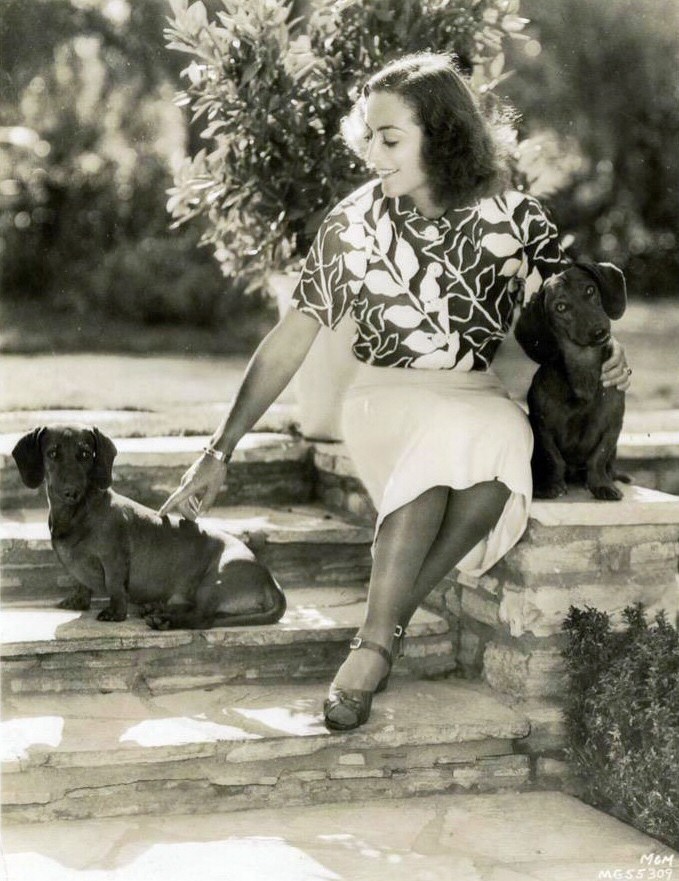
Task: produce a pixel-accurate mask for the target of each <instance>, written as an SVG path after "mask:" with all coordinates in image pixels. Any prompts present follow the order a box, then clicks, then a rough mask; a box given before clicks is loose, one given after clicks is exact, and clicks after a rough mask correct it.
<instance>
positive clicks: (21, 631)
mask: <svg viewBox="0 0 679 881" xmlns="http://www.w3.org/2000/svg"><path fill="white" fill-rule="evenodd" d="M81 616H82V612H67V611H63V612H62V611H60V610H56V609H55V610H52V609H50V610H45V611H41V612H36V611H33V610H32V609H8V610H7V611H3V613H2V617H1V618H0V641H2V642H3V643H8V642H41V641H44V640H48V639H56V636H57V628H58V627H61V626H62V625H63V624H70V623H71V621H77V620H78V618H80V617H81Z"/></svg>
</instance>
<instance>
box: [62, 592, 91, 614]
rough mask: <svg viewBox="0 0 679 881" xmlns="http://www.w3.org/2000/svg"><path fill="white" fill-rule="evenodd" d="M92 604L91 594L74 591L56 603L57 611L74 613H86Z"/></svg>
mask: <svg viewBox="0 0 679 881" xmlns="http://www.w3.org/2000/svg"><path fill="white" fill-rule="evenodd" d="M91 604H92V594H91V592H90V591H89V590H78V589H76V590H74V591H73V593H70V594H69V595H68V596H67V597H64V599H63V600H62V601H61V602H60V603H57V609H70V610H71V611H74V612H86V611H87V610H88V609H89V608H90V606H91Z"/></svg>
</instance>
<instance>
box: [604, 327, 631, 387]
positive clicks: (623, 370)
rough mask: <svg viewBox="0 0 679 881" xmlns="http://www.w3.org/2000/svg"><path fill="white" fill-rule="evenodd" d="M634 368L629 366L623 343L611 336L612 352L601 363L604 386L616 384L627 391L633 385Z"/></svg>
mask: <svg viewBox="0 0 679 881" xmlns="http://www.w3.org/2000/svg"><path fill="white" fill-rule="evenodd" d="M631 376H632V368H631V367H628V366H627V358H626V357H625V350H624V348H623V347H622V344H621V343H619V342H618V340H616V339H615V337H611V354H610V356H609V357H608V358H607V360H606V361H604V363H603V364H602V365H601V382H602V384H603V386H604V388H609V387H610V386H615V387H616V388H617V389H619V390H620V391H621V392H626V391H627V389H628V388H629V387H630V385H631V379H630V377H631Z"/></svg>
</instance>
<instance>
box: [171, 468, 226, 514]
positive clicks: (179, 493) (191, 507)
mask: <svg viewBox="0 0 679 881" xmlns="http://www.w3.org/2000/svg"><path fill="white" fill-rule="evenodd" d="M225 477H226V463H225V462H220V461H219V460H218V459H215V458H214V456H208V455H207V454H203V455H202V456H201V457H200V459H197V460H196V461H195V462H194V463H193V465H192V466H191V467H190V468H189V469H188V471H186V472H185V473H184V476H183V477H182V479H181V483H180V484H179V487H178V488H177V489H176V490H175V491H174V492H173V493H172V495H171V496H169V497H168V498H167V500H166V501H165V502H164V504H163V505H162V506H161V507H160V509H159V510H158V513H159V514H160V516H161V517H163V516H165V514H167V513H168V512H169V511H174V510H176V511H178V512H179V514H181V516H182V517H186V519H187V520H195V519H196V517H197V516H198V514H199V513H201V514H205V512H206V511H207V510H208V509H209V508H210V507H211V506H212V505H213V503H214V500H215V499H216V497H217V493H218V492H219V490H220V489H221V486H222V484H223V483H224V478H225Z"/></svg>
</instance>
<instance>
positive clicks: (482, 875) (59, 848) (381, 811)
mask: <svg viewBox="0 0 679 881" xmlns="http://www.w3.org/2000/svg"><path fill="white" fill-rule="evenodd" d="M3 837H4V866H5V871H6V879H7V881H193V879H198V881H599V879H603V878H610V879H613V878H625V877H627V878H635V879H640V881H652V879H653V881H659V879H660V881H675V878H676V875H677V873H679V854H677V853H676V852H674V851H672V850H671V849H670V848H668V847H666V846H664V845H662V844H661V843H659V842H658V841H656V840H655V839H653V838H650V837H649V836H647V835H643V834H642V833H641V832H638V831H637V830H635V829H633V828H631V827H630V826H627V825H625V824H624V823H621V822H619V821H618V820H615V819H613V818H612V817H609V816H607V815H606V814H603V813H601V812H599V811H596V810H594V809H593V808H591V807H589V806H587V805H584V804H582V803H581V802H579V801H577V800H576V799H573V798H571V797H569V796H566V795H563V794H560V793H553V792H540V793H499V794H488V795H485V794H483V795H456V796H427V797H422V798H417V799H408V800H402V799H396V800H393V801H388V802H366V801H358V802H354V803H352V804H350V805H333V804H329V805H323V806H319V807H288V808H286V809H284V810H271V809H264V810H254V811H247V812H245V813H240V814H227V815H218V816H215V815H201V816H173V817H159V816H156V817H134V818H115V819H109V820H89V821H73V822H69V823H63V822H51V823H43V824H41V825H39V826H38V825H17V826H9V827H7V828H6V829H5V831H4V836H3ZM626 873H628V874H626ZM661 873H662V874H661Z"/></svg>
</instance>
